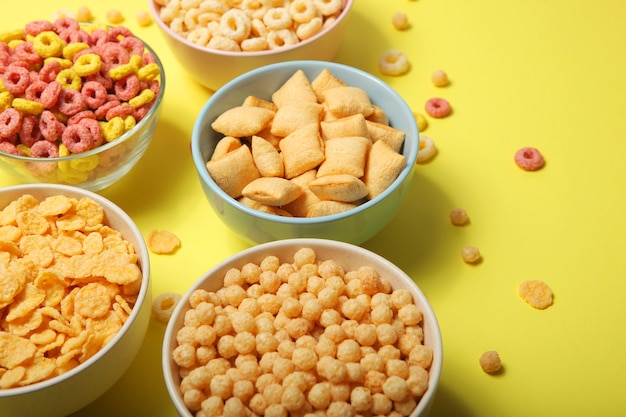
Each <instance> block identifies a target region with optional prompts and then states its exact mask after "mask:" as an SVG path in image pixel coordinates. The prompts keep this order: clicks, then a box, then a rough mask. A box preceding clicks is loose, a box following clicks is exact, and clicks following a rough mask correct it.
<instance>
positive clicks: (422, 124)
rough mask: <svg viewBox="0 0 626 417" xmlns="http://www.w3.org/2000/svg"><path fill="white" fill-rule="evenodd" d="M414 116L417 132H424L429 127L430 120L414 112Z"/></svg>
mask: <svg viewBox="0 0 626 417" xmlns="http://www.w3.org/2000/svg"><path fill="white" fill-rule="evenodd" d="M413 116H415V121H416V122H417V130H418V131H419V132H423V131H424V130H426V128H427V127H428V120H427V119H426V117H425V116H424V115H423V114H422V113H419V112H416V111H414V112H413Z"/></svg>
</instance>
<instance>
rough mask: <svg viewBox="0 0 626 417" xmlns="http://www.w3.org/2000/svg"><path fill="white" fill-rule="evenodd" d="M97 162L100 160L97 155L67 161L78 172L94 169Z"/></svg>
mask: <svg viewBox="0 0 626 417" xmlns="http://www.w3.org/2000/svg"><path fill="white" fill-rule="evenodd" d="M99 162H100V160H99V158H98V155H91V156H88V157H86V158H80V159H75V160H72V161H69V163H70V168H72V169H74V170H76V171H80V172H89V171H93V170H94V169H96V167H97V166H98V163H99Z"/></svg>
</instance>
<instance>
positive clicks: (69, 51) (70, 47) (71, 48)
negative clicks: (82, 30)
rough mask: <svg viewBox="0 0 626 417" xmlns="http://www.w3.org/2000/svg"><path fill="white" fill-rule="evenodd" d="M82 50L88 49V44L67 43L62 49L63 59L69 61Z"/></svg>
mask: <svg viewBox="0 0 626 417" xmlns="http://www.w3.org/2000/svg"><path fill="white" fill-rule="evenodd" d="M84 49H89V44H87V43H85V42H72V43H68V44H67V45H65V47H64V48H63V58H65V59H70V60H71V59H73V58H74V55H76V53H77V52H80V51H82V50H84Z"/></svg>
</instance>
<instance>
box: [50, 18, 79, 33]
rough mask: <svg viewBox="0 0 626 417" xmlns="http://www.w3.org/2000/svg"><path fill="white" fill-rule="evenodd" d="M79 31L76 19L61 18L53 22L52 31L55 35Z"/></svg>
mask: <svg viewBox="0 0 626 417" xmlns="http://www.w3.org/2000/svg"><path fill="white" fill-rule="evenodd" d="M68 29H70V30H79V29H80V23H78V21H77V20H76V19H72V18H71V17H63V18H60V19H57V20H55V21H54V30H55V31H56V32H57V33H60V32H63V31H64V30H68Z"/></svg>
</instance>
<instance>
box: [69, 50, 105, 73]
mask: <svg viewBox="0 0 626 417" xmlns="http://www.w3.org/2000/svg"><path fill="white" fill-rule="evenodd" d="M101 66H102V59H101V58H100V55H98V54H84V55H81V56H79V57H78V58H76V61H75V62H74V65H73V66H72V69H73V70H74V72H75V73H76V74H78V75H80V76H81V77H86V76H88V75H93V74H97V73H98V72H99V71H100V67H101Z"/></svg>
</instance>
